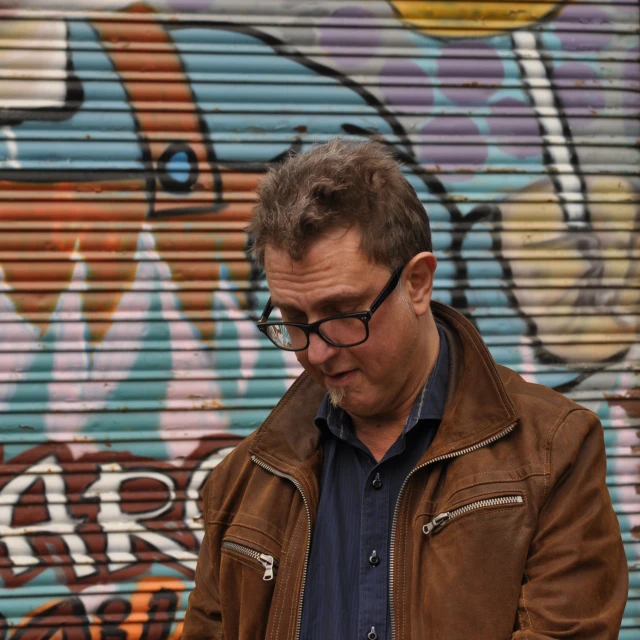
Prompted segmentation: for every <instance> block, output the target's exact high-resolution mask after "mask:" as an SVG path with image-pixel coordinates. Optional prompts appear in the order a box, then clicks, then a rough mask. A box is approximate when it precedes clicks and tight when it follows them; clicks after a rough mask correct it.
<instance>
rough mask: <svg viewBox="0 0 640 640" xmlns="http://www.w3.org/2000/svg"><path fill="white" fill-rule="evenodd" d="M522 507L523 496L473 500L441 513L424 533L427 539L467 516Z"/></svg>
mask: <svg viewBox="0 0 640 640" xmlns="http://www.w3.org/2000/svg"><path fill="white" fill-rule="evenodd" d="M522 505H524V497H523V496H522V495H521V494H508V495H501V496H491V497H484V498H480V499H476V500H473V499H472V500H471V501H469V502H466V503H465V504H462V505H460V506H457V507H455V508H451V509H449V510H448V511H443V512H441V513H439V514H438V515H437V516H435V517H434V518H433V519H432V520H431V521H429V522H427V523H426V524H425V525H424V526H423V527H422V533H424V535H425V536H427V537H432V536H435V535H437V534H438V533H439V532H440V531H442V530H443V529H445V528H446V527H447V526H449V525H451V524H453V523H455V522H457V521H458V520H459V519H460V518H464V517H465V516H471V515H474V516H477V515H482V514H483V511H487V515H489V512H490V511H492V510H493V511H495V510H498V509H506V508H513V507H518V506H522Z"/></svg>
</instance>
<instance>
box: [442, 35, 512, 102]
mask: <svg viewBox="0 0 640 640" xmlns="http://www.w3.org/2000/svg"><path fill="white" fill-rule="evenodd" d="M461 49H463V50H468V54H465V55H464V56H461V55H460V53H461ZM438 79H439V80H440V81H441V82H442V83H443V84H447V85H454V86H445V87H442V88H441V91H442V93H444V95H445V96H447V98H449V100H451V101H452V102H455V103H456V104H457V105H460V106H475V105H483V104H486V102H487V100H488V99H489V98H490V97H491V96H492V95H493V94H494V93H495V92H496V91H497V90H498V89H500V86H501V85H502V81H503V79H504V65H503V64H502V60H500V57H499V56H498V54H497V53H496V51H495V50H494V49H493V48H491V47H490V46H489V45H487V44H485V43H484V42H478V41H475V40H469V41H464V42H461V43H456V44H455V45H447V46H444V47H443V48H442V49H441V55H440V58H439V59H438ZM482 85H484V86H482Z"/></svg>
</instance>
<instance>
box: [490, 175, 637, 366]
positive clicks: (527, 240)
mask: <svg viewBox="0 0 640 640" xmlns="http://www.w3.org/2000/svg"><path fill="white" fill-rule="evenodd" d="M585 184H586V187H587V194H586V196H587V197H586V199H587V203H588V205H589V210H590V213H591V220H592V223H593V229H589V230H585V231H576V230H575V229H572V228H570V226H569V225H568V224H567V223H566V222H565V221H564V219H563V214H562V207H561V205H560V202H559V200H558V197H557V195H556V194H555V190H554V187H553V183H552V182H551V181H550V180H543V181H541V182H539V183H537V184H535V185H532V186H531V187H529V188H528V189H526V190H524V191H521V192H519V193H516V194H513V195H511V196H510V197H508V198H507V199H506V200H505V201H504V202H503V203H502V204H501V205H500V209H501V212H502V222H503V223H504V225H505V228H504V229H503V230H502V232H501V246H502V252H503V256H504V259H505V261H506V263H507V264H508V266H509V269H510V271H511V274H512V277H513V283H514V285H515V286H514V288H513V289H512V293H513V295H514V297H515V298H516V300H517V302H518V306H519V307H520V310H521V312H522V313H523V314H524V315H525V316H527V317H528V318H529V320H530V321H532V322H533V323H534V325H535V327H536V335H537V337H538V339H539V340H540V342H541V344H542V346H543V347H544V348H545V349H546V351H547V352H548V353H551V354H553V355H554V356H556V357H558V358H560V359H562V360H564V361H565V362H571V363H594V362H602V361H604V360H606V359H608V358H611V357H612V356H614V355H616V354H618V353H620V352H623V351H625V350H626V349H627V348H628V346H629V339H633V338H634V337H635V336H636V335H637V333H638V330H639V329H640V325H639V319H638V315H637V313H636V312H635V309H637V308H638V307H639V306H640V286H638V284H639V283H640V260H638V254H639V252H640V234H639V233H638V232H637V231H635V230H634V229H637V228H638V222H640V206H638V203H637V202H636V201H635V200H634V199H633V198H632V197H630V196H632V195H636V194H637V191H636V188H635V185H634V184H633V182H632V181H630V180H629V179H627V178H625V177H617V176H585ZM536 196H537V197H539V196H547V202H545V203H539V204H536V205H533V207H536V208H537V212H536V213H534V212H533V210H529V209H525V207H529V206H531V205H529V204H527V201H530V200H531V199H532V197H536ZM607 200H611V201H607ZM527 223H528V224H530V225H531V227H532V228H531V229H527V228H526V227H527ZM510 227H514V228H515V229H518V227H520V229H519V230H513V231H510V230H509V228H510ZM545 227H546V228H545ZM616 227H617V228H616ZM620 227H621V228H620ZM583 307H586V308H585V311H588V312H595V313H586V312H585V313H581V309H582V308H583ZM560 308H562V309H564V310H566V312H565V313H560V314H553V313H549V311H550V310H558V309H560ZM616 308H617V309H628V313H612V310H613V309H616Z"/></svg>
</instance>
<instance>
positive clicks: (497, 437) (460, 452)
mask: <svg viewBox="0 0 640 640" xmlns="http://www.w3.org/2000/svg"><path fill="white" fill-rule="evenodd" d="M515 427H516V423H515V422H514V423H513V424H510V425H509V426H508V427H507V428H506V429H504V430H503V431H500V433H496V435H494V436H491V437H490V438H487V439H486V440H483V441H482V442H478V443H477V444H474V445H472V446H470V447H466V448H465V449H460V450H458V451H452V452H451V453H445V454H444V455H442V456H438V457H437V458H432V459H431V460H427V461H426V462H423V463H422V464H421V465H420V466H418V467H416V468H415V469H413V471H411V473H409V475H408V476H407V477H406V478H405V479H404V482H403V483H402V486H401V487H400V491H399V493H398V499H397V500H396V506H395V508H394V510H393V520H392V521H391V538H390V543H389V544H390V549H389V603H390V607H389V610H390V617H391V640H394V638H395V637H396V627H395V616H394V614H393V565H394V561H395V541H396V524H397V522H398V512H399V507H400V501H401V499H402V494H403V493H404V490H405V487H406V486H407V483H408V482H409V478H411V476H412V475H413V474H414V473H415V472H416V471H419V470H420V469H424V468H425V467H427V466H429V465H431V464H433V463H434V462H440V461H441V460H449V459H451V458H458V457H459V456H463V455H465V454H467V453H471V452H472V451H477V450H478V449H482V447H486V446H487V445H489V444H492V443H494V442H495V441H496V440H500V438H503V437H504V436H506V435H508V434H509V433H511V432H512V431H513V430H514V429H515ZM309 522H311V521H309Z"/></svg>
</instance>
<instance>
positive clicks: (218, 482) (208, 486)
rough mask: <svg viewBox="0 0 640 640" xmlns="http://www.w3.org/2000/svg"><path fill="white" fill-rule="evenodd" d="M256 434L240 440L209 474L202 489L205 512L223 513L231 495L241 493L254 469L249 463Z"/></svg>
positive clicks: (255, 432) (250, 462)
mask: <svg viewBox="0 0 640 640" xmlns="http://www.w3.org/2000/svg"><path fill="white" fill-rule="evenodd" d="M257 432H258V430H256V431H254V432H253V433H252V434H251V435H250V436H247V437H246V438H245V439H244V440H241V441H240V442H239V443H238V445H237V446H236V447H235V448H234V449H233V451H230V452H229V453H228V454H227V455H226V456H225V457H224V458H223V459H222V460H221V461H220V463H219V464H218V465H217V466H216V467H215V469H213V471H212V472H211V473H210V474H209V478H208V479H207V481H206V483H205V485H204V487H203V489H202V497H203V501H204V508H205V511H210V510H214V511H224V510H225V509H226V508H227V507H228V503H229V498H230V496H231V494H232V493H233V494H235V495H237V494H238V492H240V493H242V492H243V488H244V487H245V486H246V484H247V482H248V480H249V478H250V477H251V474H252V473H253V470H254V467H255V465H254V464H253V463H252V461H251V453H250V449H251V445H252V443H253V441H254V440H255V438H256V434H257ZM232 488H233V491H231V489H232Z"/></svg>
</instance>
